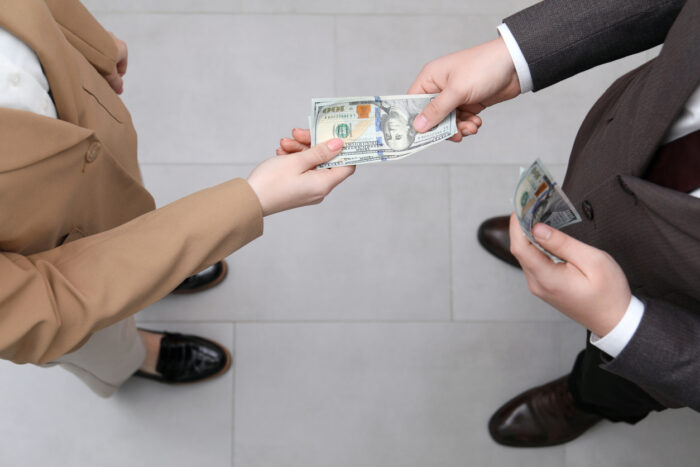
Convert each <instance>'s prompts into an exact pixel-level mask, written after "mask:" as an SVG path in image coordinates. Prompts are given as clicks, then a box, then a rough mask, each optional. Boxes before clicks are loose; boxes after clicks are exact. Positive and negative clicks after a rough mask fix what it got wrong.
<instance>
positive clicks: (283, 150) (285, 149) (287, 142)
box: [277, 128, 311, 156]
mask: <svg viewBox="0 0 700 467" xmlns="http://www.w3.org/2000/svg"><path fill="white" fill-rule="evenodd" d="M309 146H311V132H310V131H309V130H304V129H301V128H295V129H293V130H292V137H291V138H282V139H281V140H280V147H278V148H277V155H278V156H284V155H285V154H294V153H295V152H301V151H306V150H307V149H309Z"/></svg>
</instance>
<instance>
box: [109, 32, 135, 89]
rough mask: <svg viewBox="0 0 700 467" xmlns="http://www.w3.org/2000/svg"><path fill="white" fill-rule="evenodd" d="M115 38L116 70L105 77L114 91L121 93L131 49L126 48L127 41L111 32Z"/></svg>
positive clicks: (113, 38)
mask: <svg viewBox="0 0 700 467" xmlns="http://www.w3.org/2000/svg"><path fill="white" fill-rule="evenodd" d="M109 35H110V36H112V40H114V45H116V46H117V62H116V64H115V65H114V70H112V72H111V73H110V74H108V75H107V76H105V79H106V80H107V82H108V83H109V85H110V86H111V87H112V89H114V92H116V93H117V94H121V93H122V92H124V79H123V78H124V75H125V74H126V66H127V64H128V62H129V50H128V49H127V48H126V43H125V42H124V41H123V40H121V39H119V38H118V37H117V36H115V35H114V34H112V33H111V32H110V33H109Z"/></svg>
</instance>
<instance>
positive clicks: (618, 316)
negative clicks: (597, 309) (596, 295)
mask: <svg viewBox="0 0 700 467" xmlns="http://www.w3.org/2000/svg"><path fill="white" fill-rule="evenodd" d="M632 299H633V297H632V294H631V293H627V295H626V296H625V297H624V298H622V299H620V301H619V303H618V304H617V305H615V306H613V307H611V308H610V309H608V310H604V313H601V314H600V315H599V316H597V319H596V321H595V322H594V323H591V325H590V326H589V327H588V329H590V330H591V332H593V333H594V334H595V335H597V336H607V335H608V334H609V333H610V332H611V331H612V330H613V329H615V327H616V326H617V325H618V324H620V321H622V318H623V317H624V316H625V313H626V312H627V310H628V309H629V307H630V303H631V302H632Z"/></svg>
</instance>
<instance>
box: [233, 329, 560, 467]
mask: <svg viewBox="0 0 700 467" xmlns="http://www.w3.org/2000/svg"><path fill="white" fill-rule="evenodd" d="M568 329H570V328H569V327H568V326H566V325H564V326H562V325H561V324H558V323H540V324H533V323H530V324H523V323H521V324H474V323H432V324H428V323H423V324H409V323H395V324H359V323H355V324H350V323H346V324H239V325H238V326H237V335H236V352H237V372H236V406H235V426H236V434H235V442H234V464H235V465H236V466H237V467H263V466H278V465H289V466H304V467H313V466H328V465H333V466H337V467H342V466H353V467H354V466H358V465H381V466H386V467H391V466H402V467H404V466H421V467H423V466H427V465H439V466H445V467H447V466H464V465H475V466H477V465H478V466H483V467H486V466H503V465H519V466H538V467H542V466H562V465H564V449H563V448H562V447H556V448H551V449H542V450H514V449H507V448H503V447H500V446H498V445H496V444H495V443H494V442H493V441H491V439H490V438H489V435H488V433H487V430H486V424H487V421H488V419H489V417H490V415H491V413H492V412H493V411H494V410H495V409H496V408H498V407H499V406H500V405H501V404H502V403H503V402H505V401H506V400H507V399H509V398H510V397H512V396H514V395H515V394H517V393H518V392H520V391H522V390H524V389H527V388H528V387H530V386H533V385H536V384H540V383H543V382H545V381H548V380H550V379H553V378H555V377H558V376H560V373H559V370H558V367H559V365H560V353H559V349H560V347H561V339H565V338H567V336H566V335H564V334H565V333H566V332H567V330H568Z"/></svg>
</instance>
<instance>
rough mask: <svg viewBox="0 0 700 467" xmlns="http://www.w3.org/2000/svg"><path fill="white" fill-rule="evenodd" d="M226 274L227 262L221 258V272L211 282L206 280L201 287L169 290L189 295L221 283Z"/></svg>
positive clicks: (172, 293) (174, 293)
mask: <svg viewBox="0 0 700 467" xmlns="http://www.w3.org/2000/svg"><path fill="white" fill-rule="evenodd" d="M227 275H228V264H226V261H224V260H221V274H219V276H218V277H217V278H216V279H214V280H213V281H211V282H207V283H206V284H204V285H203V286H201V287H197V288H196V289H185V290H173V291H172V292H170V294H171V295H190V294H195V293H199V292H204V291H205V290H209V289H211V288H212V287H216V286H217V285H219V284H221V282H222V281H223V280H224V279H226V276H227Z"/></svg>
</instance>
